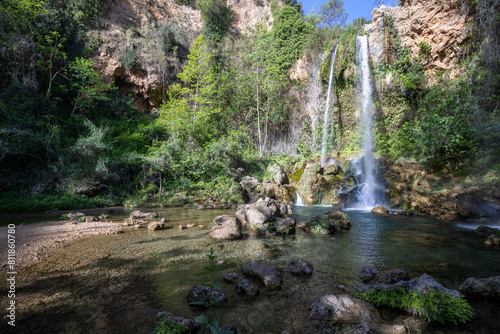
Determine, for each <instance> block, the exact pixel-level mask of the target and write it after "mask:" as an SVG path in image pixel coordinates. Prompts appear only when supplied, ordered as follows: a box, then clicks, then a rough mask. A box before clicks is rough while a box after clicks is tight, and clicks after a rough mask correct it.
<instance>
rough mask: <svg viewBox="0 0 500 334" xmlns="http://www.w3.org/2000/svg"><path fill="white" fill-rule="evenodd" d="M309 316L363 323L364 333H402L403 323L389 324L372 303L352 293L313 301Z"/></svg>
mask: <svg viewBox="0 0 500 334" xmlns="http://www.w3.org/2000/svg"><path fill="white" fill-rule="evenodd" d="M309 317H310V318H311V319H314V320H322V321H331V322H333V323H336V322H349V323H356V324H362V325H363V330H364V331H363V333H371V332H375V333H384V334H385V333H387V334H402V333H406V329H405V328H404V326H401V325H389V324H387V323H385V322H384V321H383V320H382V317H381V316H380V313H379V312H378V310H377V309H376V308H375V307H373V306H372V305H371V304H369V303H367V302H365V301H363V300H360V299H357V298H354V297H352V296H350V295H333V294H332V295H326V296H323V297H321V298H320V299H318V300H317V301H315V302H314V303H312V305H311V306H310V307H309Z"/></svg>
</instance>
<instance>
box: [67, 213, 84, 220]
mask: <svg viewBox="0 0 500 334" xmlns="http://www.w3.org/2000/svg"><path fill="white" fill-rule="evenodd" d="M66 216H67V217H68V219H77V218H78V217H85V214H84V213H83V212H70V213H68V214H66Z"/></svg>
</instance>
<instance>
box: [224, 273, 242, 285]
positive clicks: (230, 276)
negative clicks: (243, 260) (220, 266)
mask: <svg viewBox="0 0 500 334" xmlns="http://www.w3.org/2000/svg"><path fill="white" fill-rule="evenodd" d="M239 279H240V275H238V274H237V273H227V274H224V281H226V282H228V283H234V282H236V281H237V280H239Z"/></svg>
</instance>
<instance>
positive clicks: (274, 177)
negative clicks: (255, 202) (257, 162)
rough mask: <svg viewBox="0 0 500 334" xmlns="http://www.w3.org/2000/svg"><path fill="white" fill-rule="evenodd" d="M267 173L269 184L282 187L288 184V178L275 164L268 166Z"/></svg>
mask: <svg viewBox="0 0 500 334" xmlns="http://www.w3.org/2000/svg"><path fill="white" fill-rule="evenodd" d="M267 173H268V175H269V181H270V182H269V183H276V184H277V185H284V184H287V183H288V178H287V176H286V174H285V172H283V170H282V169H281V166H280V165H278V164H277V163H273V164H270V165H269V166H268V167H267Z"/></svg>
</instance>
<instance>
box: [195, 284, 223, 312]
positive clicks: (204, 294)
mask: <svg viewBox="0 0 500 334" xmlns="http://www.w3.org/2000/svg"><path fill="white" fill-rule="evenodd" d="M209 296H210V288H209V287H208V286H204V285H197V286H195V287H193V288H191V290H189V293H188V297H187V300H188V303H193V302H200V301H201V302H207V303H208V301H209ZM217 298H221V300H220V301H219V302H218V304H225V303H227V302H228V301H229V299H228V298H227V297H226V295H225V294H224V293H222V292H221V291H219V290H217V289H213V291H212V300H214V299H217ZM195 306H201V307H204V306H203V305H195Z"/></svg>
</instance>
